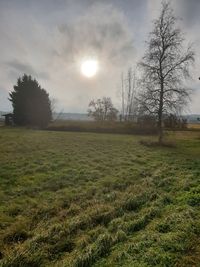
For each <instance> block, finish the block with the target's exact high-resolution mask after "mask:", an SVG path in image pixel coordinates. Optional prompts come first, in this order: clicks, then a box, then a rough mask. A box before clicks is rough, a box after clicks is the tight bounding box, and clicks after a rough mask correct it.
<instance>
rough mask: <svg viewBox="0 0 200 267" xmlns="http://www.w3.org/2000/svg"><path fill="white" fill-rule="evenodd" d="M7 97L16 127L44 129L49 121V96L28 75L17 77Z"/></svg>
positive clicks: (50, 115)
mask: <svg viewBox="0 0 200 267" xmlns="http://www.w3.org/2000/svg"><path fill="white" fill-rule="evenodd" d="M9 96H10V98H9V100H10V101H11V102H12V106H13V120H14V123H15V124H16V125H19V126H25V125H30V126H39V127H45V126H46V125H47V124H48V123H49V122H50V121H51V119H52V111H51V102H50V99H49V95H48V93H47V92H46V91H45V90H44V89H42V88H41V86H40V85H39V83H38V82H37V81H36V80H35V79H33V78H32V77H31V76H30V75H26V74H24V75H23V76H22V77H19V78H18V80H17V84H16V85H14V90H13V91H12V92H11V93H10V94H9Z"/></svg>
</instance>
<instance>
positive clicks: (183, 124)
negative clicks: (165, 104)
mask: <svg viewBox="0 0 200 267" xmlns="http://www.w3.org/2000/svg"><path fill="white" fill-rule="evenodd" d="M163 123H164V127H166V128H169V129H186V128H187V119H186V118H183V117H180V116H177V115H176V114H168V115H166V116H165V117H164V119H163Z"/></svg>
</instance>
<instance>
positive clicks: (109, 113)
mask: <svg viewBox="0 0 200 267" xmlns="http://www.w3.org/2000/svg"><path fill="white" fill-rule="evenodd" d="M117 113H118V110H117V109H116V108H114V106H113V104H112V101H111V99H110V98H109V97H103V98H102V99H97V100H96V101H95V100H92V101H91V102H90V103H89V109H88V116H90V117H93V118H94V119H95V120H96V121H114V120H117Z"/></svg>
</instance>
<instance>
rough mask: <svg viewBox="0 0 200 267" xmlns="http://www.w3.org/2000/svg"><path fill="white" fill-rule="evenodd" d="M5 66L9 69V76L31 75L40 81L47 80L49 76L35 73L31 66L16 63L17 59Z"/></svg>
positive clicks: (43, 73) (44, 73)
mask: <svg viewBox="0 0 200 267" xmlns="http://www.w3.org/2000/svg"><path fill="white" fill-rule="evenodd" d="M5 64H6V65H7V66H9V67H10V68H11V71H10V74H12V73H13V72H14V73H16V74H18V75H22V74H24V73H26V74H28V75H32V76H33V77H36V78H41V79H48V78H49V75H48V73H46V72H37V71H36V70H35V69H34V68H33V67H32V66H31V65H29V64H27V63H22V62H20V61H18V60H17V59H15V60H12V61H8V62H6V63H5ZM11 76H12V75H11Z"/></svg>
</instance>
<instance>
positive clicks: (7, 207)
mask: <svg viewBox="0 0 200 267" xmlns="http://www.w3.org/2000/svg"><path fill="white" fill-rule="evenodd" d="M149 138H150V137H140V136H132V135H116V134H115V135H112V134H94V133H73V132H68V133H67V132H48V131H33V130H25V129H6V128H4V127H1V128H0V205H1V206H0V238H1V240H0V266H2V267H21V266H25V267H36V266H48V267H49V266H50V267H51V266H56V267H64V266H66V267H90V266H94V267H115V266H126V267H147V266H166V267H168V266H177V267H184V266H185V267H186V266H200V265H199V262H200V183H199V182H200V132H175V133H171V134H169V136H168V138H169V139H171V140H173V141H176V147H174V148H167V147H165V148H160V147H146V146H143V145H141V144H140V140H141V139H143V140H144V139H149ZM153 138H154V137H152V139H153Z"/></svg>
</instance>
